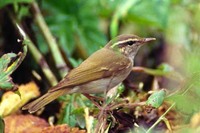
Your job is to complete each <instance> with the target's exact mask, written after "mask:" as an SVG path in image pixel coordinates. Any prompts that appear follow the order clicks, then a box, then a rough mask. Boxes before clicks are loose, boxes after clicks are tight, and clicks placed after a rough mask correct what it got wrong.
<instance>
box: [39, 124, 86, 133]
mask: <svg viewBox="0 0 200 133" xmlns="http://www.w3.org/2000/svg"><path fill="white" fill-rule="evenodd" d="M42 133H86V131H85V130H80V129H78V128H71V127H68V126H67V125H66V124H63V125H57V126H49V127H45V128H43V130H42Z"/></svg>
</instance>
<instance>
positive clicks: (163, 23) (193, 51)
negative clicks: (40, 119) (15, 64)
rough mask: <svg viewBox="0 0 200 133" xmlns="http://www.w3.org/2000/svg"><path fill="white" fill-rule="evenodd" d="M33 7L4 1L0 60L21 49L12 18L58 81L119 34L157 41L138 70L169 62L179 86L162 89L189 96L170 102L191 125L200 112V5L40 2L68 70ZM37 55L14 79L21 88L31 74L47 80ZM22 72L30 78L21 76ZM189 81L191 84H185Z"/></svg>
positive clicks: (195, 0)
mask: <svg viewBox="0 0 200 133" xmlns="http://www.w3.org/2000/svg"><path fill="white" fill-rule="evenodd" d="M33 2H35V1H33V0H15V1H12V0H0V55H3V54H5V53H8V52H18V51H20V50H21V48H20V46H17V41H16V40H17V39H18V38H19V37H20V35H19V33H17V31H15V32H14V29H15V28H14V27H15V26H14V24H13V20H12V19H13V18H12V17H14V19H15V20H16V22H18V23H20V24H21V25H22V26H23V28H24V30H25V31H26V34H27V35H28V36H29V38H30V39H31V40H32V42H33V44H34V45H35V46H36V47H37V49H38V51H37V52H39V53H40V54H42V55H43V56H44V57H45V59H46V61H47V62H48V64H49V66H50V68H51V69H52V71H53V72H54V74H55V77H56V78H57V79H58V80H60V79H61V78H62V77H63V75H65V74H66V73H67V72H68V70H69V69H71V68H72V67H75V66H77V65H78V64H80V63H81V62H82V61H83V60H84V59H86V58H87V57H88V56H89V55H91V54H92V53H93V52H94V51H96V50H98V49H100V48H101V47H103V46H104V45H105V44H106V43H107V42H108V41H109V40H110V39H111V38H113V37H115V36H117V35H120V34H135V35H138V36H141V37H155V38H157V40H156V42H153V43H152V44H151V45H148V46H145V48H142V49H141V51H140V52H139V54H138V56H137V57H136V60H135V62H136V65H138V66H145V67H149V68H153V69H156V68H157V67H158V66H159V65H160V64H162V63H167V64H168V65H169V66H170V67H172V68H173V71H175V72H178V73H180V75H181V77H180V79H178V80H180V81H179V82H178V84H179V85H177V82H176V83H174V81H171V80H170V81H169V80H161V82H160V86H161V87H160V88H166V89H167V90H173V91H174V90H178V91H187V93H186V95H184V96H183V95H173V96H172V97H171V99H170V100H172V101H173V102H176V103H177V110H179V111H180V110H181V112H183V113H186V114H189V116H187V119H185V121H184V122H186V123H187V122H189V120H190V118H191V117H192V115H193V114H195V113H197V112H199V102H200V98H199V97H200V91H199V87H200V85H199V79H200V77H199V76H194V74H196V73H199V71H200V1H199V0H146V1H145V0H59V1H55V0H38V1H36V2H37V4H38V5H39V9H40V11H41V14H40V15H42V19H44V21H45V22H46V24H47V27H48V28H49V29H50V32H51V34H52V35H53V37H54V38H53V40H55V41H56V45H57V46H58V48H59V52H60V54H61V55H62V57H61V58H63V60H64V62H65V63H66V64H67V66H65V65H64V66H63V64H62V63H63V60H62V59H61V60H60V62H59V61H58V62H57V63H56V59H57V60H59V58H60V56H59V55H58V54H57V51H54V49H52V48H51V47H50V45H51V44H49V45H48V41H47V40H48V38H47V39H46V38H45V37H44V34H45V33H47V32H48V31H44V30H43V29H42V28H41V27H42V25H40V22H41V20H40V19H38V18H37V17H36V14H37V13H36V11H35V9H33V5H32V3H33ZM11 14H12V15H11ZM11 16H12V17H11ZM42 32H44V33H42ZM30 53H32V54H31V55H30ZM53 54H55V56H54V55H53ZM37 55H38V53H34V51H32V50H30V52H29V53H28V55H27V57H26V59H25V62H27V60H29V63H23V64H22V66H21V67H19V69H18V70H17V71H16V72H15V73H14V74H13V80H14V81H15V82H16V83H25V82H27V81H29V80H31V79H32V78H31V75H32V74H31V70H32V69H35V70H37V71H38V72H39V73H41V75H42V77H43V78H46V76H45V74H44V75H43V74H42V72H41V71H42V70H41V68H40V67H41V66H40V65H39V64H38V63H37ZM34 59H36V60H34ZM59 63H60V64H59ZM62 67H67V68H68V69H63V68H62ZM60 69H62V70H64V71H62V72H63V73H64V74H61V73H62V72H60V73H59V71H60ZM20 70H21V71H23V72H24V73H25V75H27V76H26V77H20V76H19V73H20V72H21V71H20ZM29 76H30V77H29ZM188 80H189V81H191V82H189V83H186V81H188ZM150 82H152V80H151V81H150ZM47 84H49V83H44V85H43V86H48V85H47ZM50 84H51V83H50ZM185 84H186V85H185ZM145 85H146V84H145ZM190 85H192V87H189V86H190ZM149 86H150V85H149ZM149 86H148V88H150V87H149ZM182 86H184V87H182ZM147 90H150V89H147ZM191 103H192V105H191ZM63 121H65V120H63ZM73 122H74V121H73ZM75 124H76V122H74V124H72V125H73V126H74V125H75Z"/></svg>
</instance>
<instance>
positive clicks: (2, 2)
mask: <svg viewBox="0 0 200 133" xmlns="http://www.w3.org/2000/svg"><path fill="white" fill-rule="evenodd" d="M31 2H33V0H0V8H2V7H4V6H6V5H8V4H18V3H31Z"/></svg>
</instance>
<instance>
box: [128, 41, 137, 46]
mask: <svg viewBox="0 0 200 133" xmlns="http://www.w3.org/2000/svg"><path fill="white" fill-rule="evenodd" d="M134 43H136V41H128V42H127V44H128V45H130V46H131V45H133V44H134Z"/></svg>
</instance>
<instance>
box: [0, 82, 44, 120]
mask: <svg viewBox="0 0 200 133" xmlns="http://www.w3.org/2000/svg"><path fill="white" fill-rule="evenodd" d="M18 91H19V93H20V95H18V94H16V93H14V92H12V91H8V92H6V93H4V94H3V96H2V100H1V103H0V116H2V117H4V116H7V115H9V114H12V113H14V112H16V111H17V110H19V109H20V108H21V107H22V106H23V105H24V104H25V103H27V102H28V101H29V100H30V99H32V98H36V97H38V96H39V95H40V92H39V88H38V87H37V85H36V84H35V83H34V82H30V83H28V84H26V85H20V86H19V89H18Z"/></svg>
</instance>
